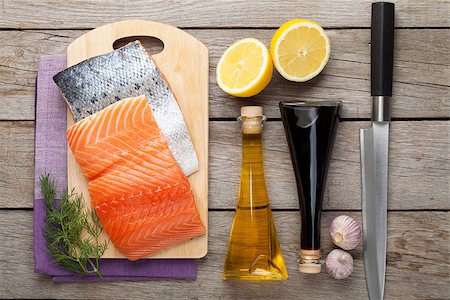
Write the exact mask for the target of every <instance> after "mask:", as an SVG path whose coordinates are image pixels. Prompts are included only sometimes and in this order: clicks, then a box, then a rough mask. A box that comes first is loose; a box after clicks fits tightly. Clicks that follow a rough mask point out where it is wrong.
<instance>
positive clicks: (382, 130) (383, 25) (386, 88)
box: [360, 2, 394, 300]
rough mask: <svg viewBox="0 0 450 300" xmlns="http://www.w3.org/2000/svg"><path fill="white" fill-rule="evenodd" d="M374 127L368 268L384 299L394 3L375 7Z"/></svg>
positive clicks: (365, 209) (365, 187)
mask: <svg viewBox="0 0 450 300" xmlns="http://www.w3.org/2000/svg"><path fill="white" fill-rule="evenodd" d="M371 25H372V27H371V95H372V127H371V128H369V129H361V131H360V145H361V191H362V216H363V234H364V242H363V249H364V267H365V274H366V284H367V292H368V295H369V299H371V300H373V299H383V297H384V283H385V273H386V246H387V191H388V154H389V122H390V110H389V106H390V105H389V104H390V97H391V96H392V70H393V49H394V4H393V3H389V2H376V3H373V4H372V24H371Z"/></svg>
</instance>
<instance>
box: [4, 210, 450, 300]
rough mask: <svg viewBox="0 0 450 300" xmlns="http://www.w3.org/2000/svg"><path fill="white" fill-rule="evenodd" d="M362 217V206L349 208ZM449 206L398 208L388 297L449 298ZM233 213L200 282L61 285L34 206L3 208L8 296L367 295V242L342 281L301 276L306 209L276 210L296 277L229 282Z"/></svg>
mask: <svg viewBox="0 0 450 300" xmlns="http://www.w3.org/2000/svg"><path fill="white" fill-rule="evenodd" d="M347 214H349V215H351V216H353V217H355V218H357V219H358V220H360V214H359V213H357V212H349V213H347ZM337 215H338V213H331V212H326V213H324V214H323V221H322V253H323V255H324V256H325V255H326V254H328V253H329V251H330V250H331V249H332V248H334V247H333V245H332V243H331V241H330V239H329V236H328V233H327V227H328V224H329V222H330V221H331V220H332V218H334V217H335V216H337ZM449 217H450V213H449V212H413V213H411V212H390V213H389V214H388V249H387V271H386V290H385V296H386V299H444V298H447V297H448V292H449V287H448V278H449V276H450V274H449V268H448V265H449V257H450V256H449V255H450V249H449V245H450V243H449V242H450V241H449V237H450V232H449V228H450V226H449V225H450V224H449ZM232 218H233V213H232V212H211V214H210V218H209V220H210V225H209V228H210V235H209V236H210V239H209V247H210V248H209V254H208V255H207V257H206V258H205V259H202V260H200V262H199V266H198V278H197V280H196V281H182V280H178V281H156V282H115V283H101V284H98V283H97V284H96V283H83V284H76V283H74V284H53V283H51V281H50V279H49V278H48V277H46V276H40V275H36V274H34V273H33V242H32V237H33V232H32V226H33V217H32V212H24V211H1V210H0V239H1V240H2V243H0V253H1V257H2V259H1V260H0V270H2V276H1V277H0V295H1V296H2V297H5V298H13V297H16V298H54V297H56V298H78V299H79V298H95V299H97V298H98V299H104V298H131V299H141V298H142V299H149V298H151V299H166V298H171V299H184V298H189V299H192V298H195V299H219V298H220V299H250V298H251V299H298V297H299V296H301V298H305V299H366V298H367V294H366V287H365V279H364V267H363V255H362V250H361V248H362V247H361V245H360V246H358V247H357V248H356V249H355V250H352V251H351V254H352V255H353V257H354V272H353V274H352V276H351V277H349V278H348V279H346V280H334V279H332V278H331V277H330V276H328V275H327V274H326V273H325V272H324V270H323V271H322V273H321V274H318V275H306V274H300V273H299V272H298V270H297V263H296V259H297V255H298V251H299V226H300V225H299V219H300V218H299V214H298V213H297V212H275V213H274V218H275V224H276V227H277V232H278V234H279V239H280V244H281V248H282V251H283V256H284V259H285V262H286V266H287V268H288V272H289V279H288V280H287V281H283V282H272V283H264V284H262V283H260V282H253V283H252V282H229V281H228V282H225V281H222V280H221V275H220V273H221V271H222V266H223V261H224V258H225V253H226V247H227V240H228V235H229V230H230V226H231V222H232Z"/></svg>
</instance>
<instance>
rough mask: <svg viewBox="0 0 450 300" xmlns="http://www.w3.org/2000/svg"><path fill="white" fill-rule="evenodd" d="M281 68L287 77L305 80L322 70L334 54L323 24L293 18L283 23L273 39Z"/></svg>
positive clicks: (272, 47)
mask: <svg viewBox="0 0 450 300" xmlns="http://www.w3.org/2000/svg"><path fill="white" fill-rule="evenodd" d="M270 54H271V55H272V60H273V63H274V65H275V68H277V70H278V72H279V73H280V74H281V75H282V76H283V77H284V78H286V79H287V80H291V81H297V82H304V81H307V80H310V79H312V78H314V77H316V76H317V74H319V73H320V72H321V71H322V70H323V68H324V67H325V65H326V64H327V62H328V59H329V58H330V39H329V38H328V35H327V34H326V33H325V31H324V30H323V28H322V27H320V26H319V24H317V23H315V22H313V21H309V20H292V21H289V22H287V23H285V24H283V25H282V26H281V27H280V28H279V29H278V30H277V31H276V32H275V35H274V36H273V38H272V42H271V43H270Z"/></svg>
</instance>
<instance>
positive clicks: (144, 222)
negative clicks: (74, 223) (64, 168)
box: [67, 96, 205, 260]
mask: <svg viewBox="0 0 450 300" xmlns="http://www.w3.org/2000/svg"><path fill="white" fill-rule="evenodd" d="M67 139H68V141H69V146H70V148H71V149H72V152H73V154H74V156H75V159H76V160H77V162H78V164H79V165H80V167H81V170H82V172H83V174H84V176H85V177H86V179H87V180H88V190H89V194H90V196H91V203H92V206H93V207H94V208H95V211H96V213H97V215H98V217H99V219H100V222H101V224H102V226H103V229H104V230H105V232H106V233H107V234H108V236H109V238H110V239H111V241H112V243H113V244H114V246H115V247H116V248H117V249H118V250H119V251H120V252H122V253H123V254H124V255H125V256H126V257H127V258H128V259H130V260H136V259H139V258H142V257H146V256H149V255H152V254H154V253H156V252H158V251H160V250H161V249H164V248H166V247H169V246H172V245H175V244H179V243H181V242H183V241H186V240H188V239H191V238H194V237H196V236H199V235H201V234H203V233H205V227H204V226H203V224H202V222H201V220H200V215H199V213H198V210H197V208H196V206H195V201H194V195H193V193H192V191H191V187H190V185H189V181H188V179H187V177H186V175H185V174H184V173H183V172H182V170H181V168H180V166H179V165H178V164H177V162H176V161H175V159H174V157H173V156H172V152H171V151H170V150H169V147H168V145H167V142H166V139H165V138H164V136H163V134H162V133H161V132H160V130H159V128H158V126H157V124H156V122H155V119H154V118H153V114H152V112H151V109H150V107H149V105H148V101H147V99H146V97H145V96H140V97H136V98H130V99H125V100H122V101H119V102H116V103H114V104H112V105H110V106H108V107H107V108H105V109H103V110H102V111H100V112H97V113H95V114H93V115H91V116H89V117H87V118H85V119H83V120H81V121H80V122H78V123H76V124H74V125H73V126H71V127H70V128H69V129H67Z"/></svg>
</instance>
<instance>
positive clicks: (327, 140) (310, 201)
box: [280, 101, 340, 273]
mask: <svg viewBox="0 0 450 300" xmlns="http://www.w3.org/2000/svg"><path fill="white" fill-rule="evenodd" d="M339 107H340V102H329V101H328V102H323V101H322V102H280V111H281V118H282V120H283V125H284V129H285V133H286V138H287V141H288V145H289V151H290V154H291V159H292V165H293V167H294V173H295V179H296V182H297V191H298V200H299V206H300V214H301V233H300V257H299V270H300V272H303V273H319V272H320V270H321V263H322V260H321V253H320V216H321V211H322V200H323V194H324V191H325V182H326V176H327V171H328V165H329V162H330V157H331V150H332V147H333V142H334V137H335V132H336V124H337V121H338V111H339Z"/></svg>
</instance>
